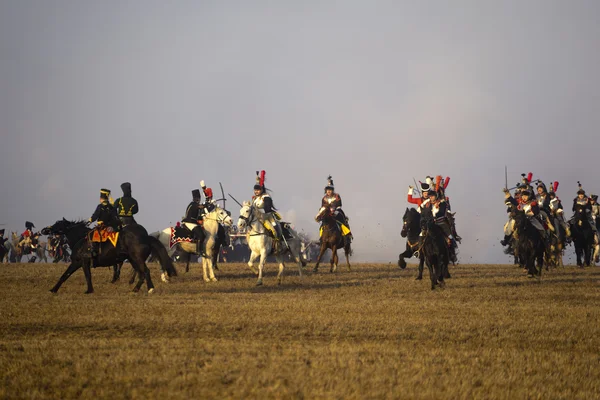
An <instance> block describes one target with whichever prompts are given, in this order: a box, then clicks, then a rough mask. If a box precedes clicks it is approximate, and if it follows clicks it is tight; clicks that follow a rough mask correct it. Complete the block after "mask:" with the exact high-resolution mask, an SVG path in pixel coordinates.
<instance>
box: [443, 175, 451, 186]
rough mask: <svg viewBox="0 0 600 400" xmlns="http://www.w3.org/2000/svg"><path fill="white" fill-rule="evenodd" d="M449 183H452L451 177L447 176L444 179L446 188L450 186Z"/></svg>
mask: <svg viewBox="0 0 600 400" xmlns="http://www.w3.org/2000/svg"><path fill="white" fill-rule="evenodd" d="M449 183H450V177H449V176H447V177H446V179H444V189H446V188H447V187H448V184H449Z"/></svg>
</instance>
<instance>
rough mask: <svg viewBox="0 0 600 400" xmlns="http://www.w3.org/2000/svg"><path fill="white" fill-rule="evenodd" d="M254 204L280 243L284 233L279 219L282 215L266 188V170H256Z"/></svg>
mask: <svg viewBox="0 0 600 400" xmlns="http://www.w3.org/2000/svg"><path fill="white" fill-rule="evenodd" d="M252 205H254V206H255V207H256V208H258V210H259V211H260V212H261V213H262V220H261V222H262V224H263V225H264V227H265V228H266V229H267V230H268V231H269V232H271V234H272V235H273V238H274V239H275V243H278V242H279V241H280V240H281V239H282V238H283V234H282V231H281V225H280V224H279V221H280V220H281V216H280V215H279V213H278V212H277V209H276V208H275V206H274V205H273V199H272V198H271V196H270V195H269V194H268V193H267V189H266V188H265V171H260V173H259V172H258V171H256V184H255V185H254V196H252Z"/></svg>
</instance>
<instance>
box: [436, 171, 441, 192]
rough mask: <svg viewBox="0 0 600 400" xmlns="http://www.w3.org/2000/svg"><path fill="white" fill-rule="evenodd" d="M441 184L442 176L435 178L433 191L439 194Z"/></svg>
mask: <svg viewBox="0 0 600 400" xmlns="http://www.w3.org/2000/svg"><path fill="white" fill-rule="evenodd" d="M441 182H442V176H441V175H438V176H436V177H435V191H436V192H439V191H440V183H441Z"/></svg>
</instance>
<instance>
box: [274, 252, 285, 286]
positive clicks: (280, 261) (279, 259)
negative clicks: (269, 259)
mask: <svg viewBox="0 0 600 400" xmlns="http://www.w3.org/2000/svg"><path fill="white" fill-rule="evenodd" d="M275 259H276V260H277V263H278V264H279V272H278V273H277V284H278V285H281V281H282V280H283V269H284V268H285V264H284V263H283V257H282V256H281V255H280V254H278V255H276V256H275Z"/></svg>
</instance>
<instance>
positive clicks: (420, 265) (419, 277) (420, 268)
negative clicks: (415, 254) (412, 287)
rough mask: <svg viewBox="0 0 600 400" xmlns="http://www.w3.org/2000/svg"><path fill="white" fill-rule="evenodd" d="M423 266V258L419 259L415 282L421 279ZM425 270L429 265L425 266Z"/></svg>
mask: <svg viewBox="0 0 600 400" xmlns="http://www.w3.org/2000/svg"><path fill="white" fill-rule="evenodd" d="M424 264H425V258H423V257H419V268H418V270H419V275H417V277H416V279H415V280H416V281H420V280H422V279H423V267H424ZM427 268H429V265H428V266H427Z"/></svg>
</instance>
